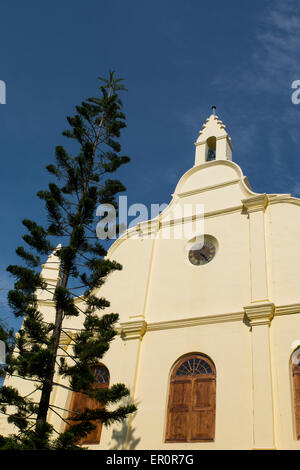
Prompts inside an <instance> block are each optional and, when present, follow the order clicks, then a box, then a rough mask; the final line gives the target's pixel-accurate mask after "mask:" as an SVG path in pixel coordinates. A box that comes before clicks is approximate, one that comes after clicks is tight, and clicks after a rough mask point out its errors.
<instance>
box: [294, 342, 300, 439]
mask: <svg viewBox="0 0 300 470" xmlns="http://www.w3.org/2000/svg"><path fill="white" fill-rule="evenodd" d="M292 376H293V395H294V413H295V427H296V439H298V440H300V348H298V349H296V351H294V353H293V355H292Z"/></svg>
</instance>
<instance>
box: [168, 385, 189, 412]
mask: <svg viewBox="0 0 300 470" xmlns="http://www.w3.org/2000/svg"><path fill="white" fill-rule="evenodd" d="M191 391H192V381H191V380H189V381H188V380H183V381H176V382H173V383H171V386H170V403H169V410H170V411H176V410H177V411H181V412H182V411H188V410H189V406H190V401H191Z"/></svg>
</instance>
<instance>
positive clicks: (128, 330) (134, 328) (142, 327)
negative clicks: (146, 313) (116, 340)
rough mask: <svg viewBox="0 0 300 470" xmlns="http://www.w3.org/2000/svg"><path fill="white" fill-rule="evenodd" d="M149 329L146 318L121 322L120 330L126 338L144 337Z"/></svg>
mask: <svg viewBox="0 0 300 470" xmlns="http://www.w3.org/2000/svg"><path fill="white" fill-rule="evenodd" d="M146 329H147V323H146V322H145V320H137V321H131V322H124V323H120V327H119V328H118V332H119V334H120V335H121V337H122V338H123V339H124V340H128V339H142V338H143V336H144V334H145V332H146Z"/></svg>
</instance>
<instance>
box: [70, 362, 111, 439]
mask: <svg viewBox="0 0 300 470" xmlns="http://www.w3.org/2000/svg"><path fill="white" fill-rule="evenodd" d="M92 371H93V374H94V376H95V382H94V384H93V388H108V387H109V372H108V369H107V368H106V367H105V366H103V365H102V364H99V365H96V366H94V367H93V368H92ZM86 408H87V409H89V410H95V409H97V408H100V406H99V402H98V401H97V400H94V399H93V398H89V397H88V396H87V395H86V394H83V393H80V392H73V394H72V399H71V405H70V411H69V416H68V418H70V417H72V416H73V417H74V412H83V411H84V410H85V409H86ZM69 423H70V424H69V425H67V427H68V426H71V425H72V424H75V423H76V422H75V421H71V420H69ZM93 424H95V425H96V428H95V429H94V430H93V431H91V432H90V433H89V434H88V435H87V436H85V437H82V438H81V439H80V440H79V441H78V443H79V444H99V441H100V437H101V430H102V422H101V421H100V420H99V421H96V422H94V423H93Z"/></svg>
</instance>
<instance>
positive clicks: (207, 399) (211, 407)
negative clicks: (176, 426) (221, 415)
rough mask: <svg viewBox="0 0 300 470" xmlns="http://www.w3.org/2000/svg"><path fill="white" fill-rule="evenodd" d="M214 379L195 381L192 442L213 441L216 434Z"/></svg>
mask: <svg viewBox="0 0 300 470" xmlns="http://www.w3.org/2000/svg"><path fill="white" fill-rule="evenodd" d="M215 385H216V381H215V379H214V378H203V379H195V380H194V383H193V392H192V406H191V429H190V431H191V433H190V440H191V441H211V440H213V438H214V434H215Z"/></svg>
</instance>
